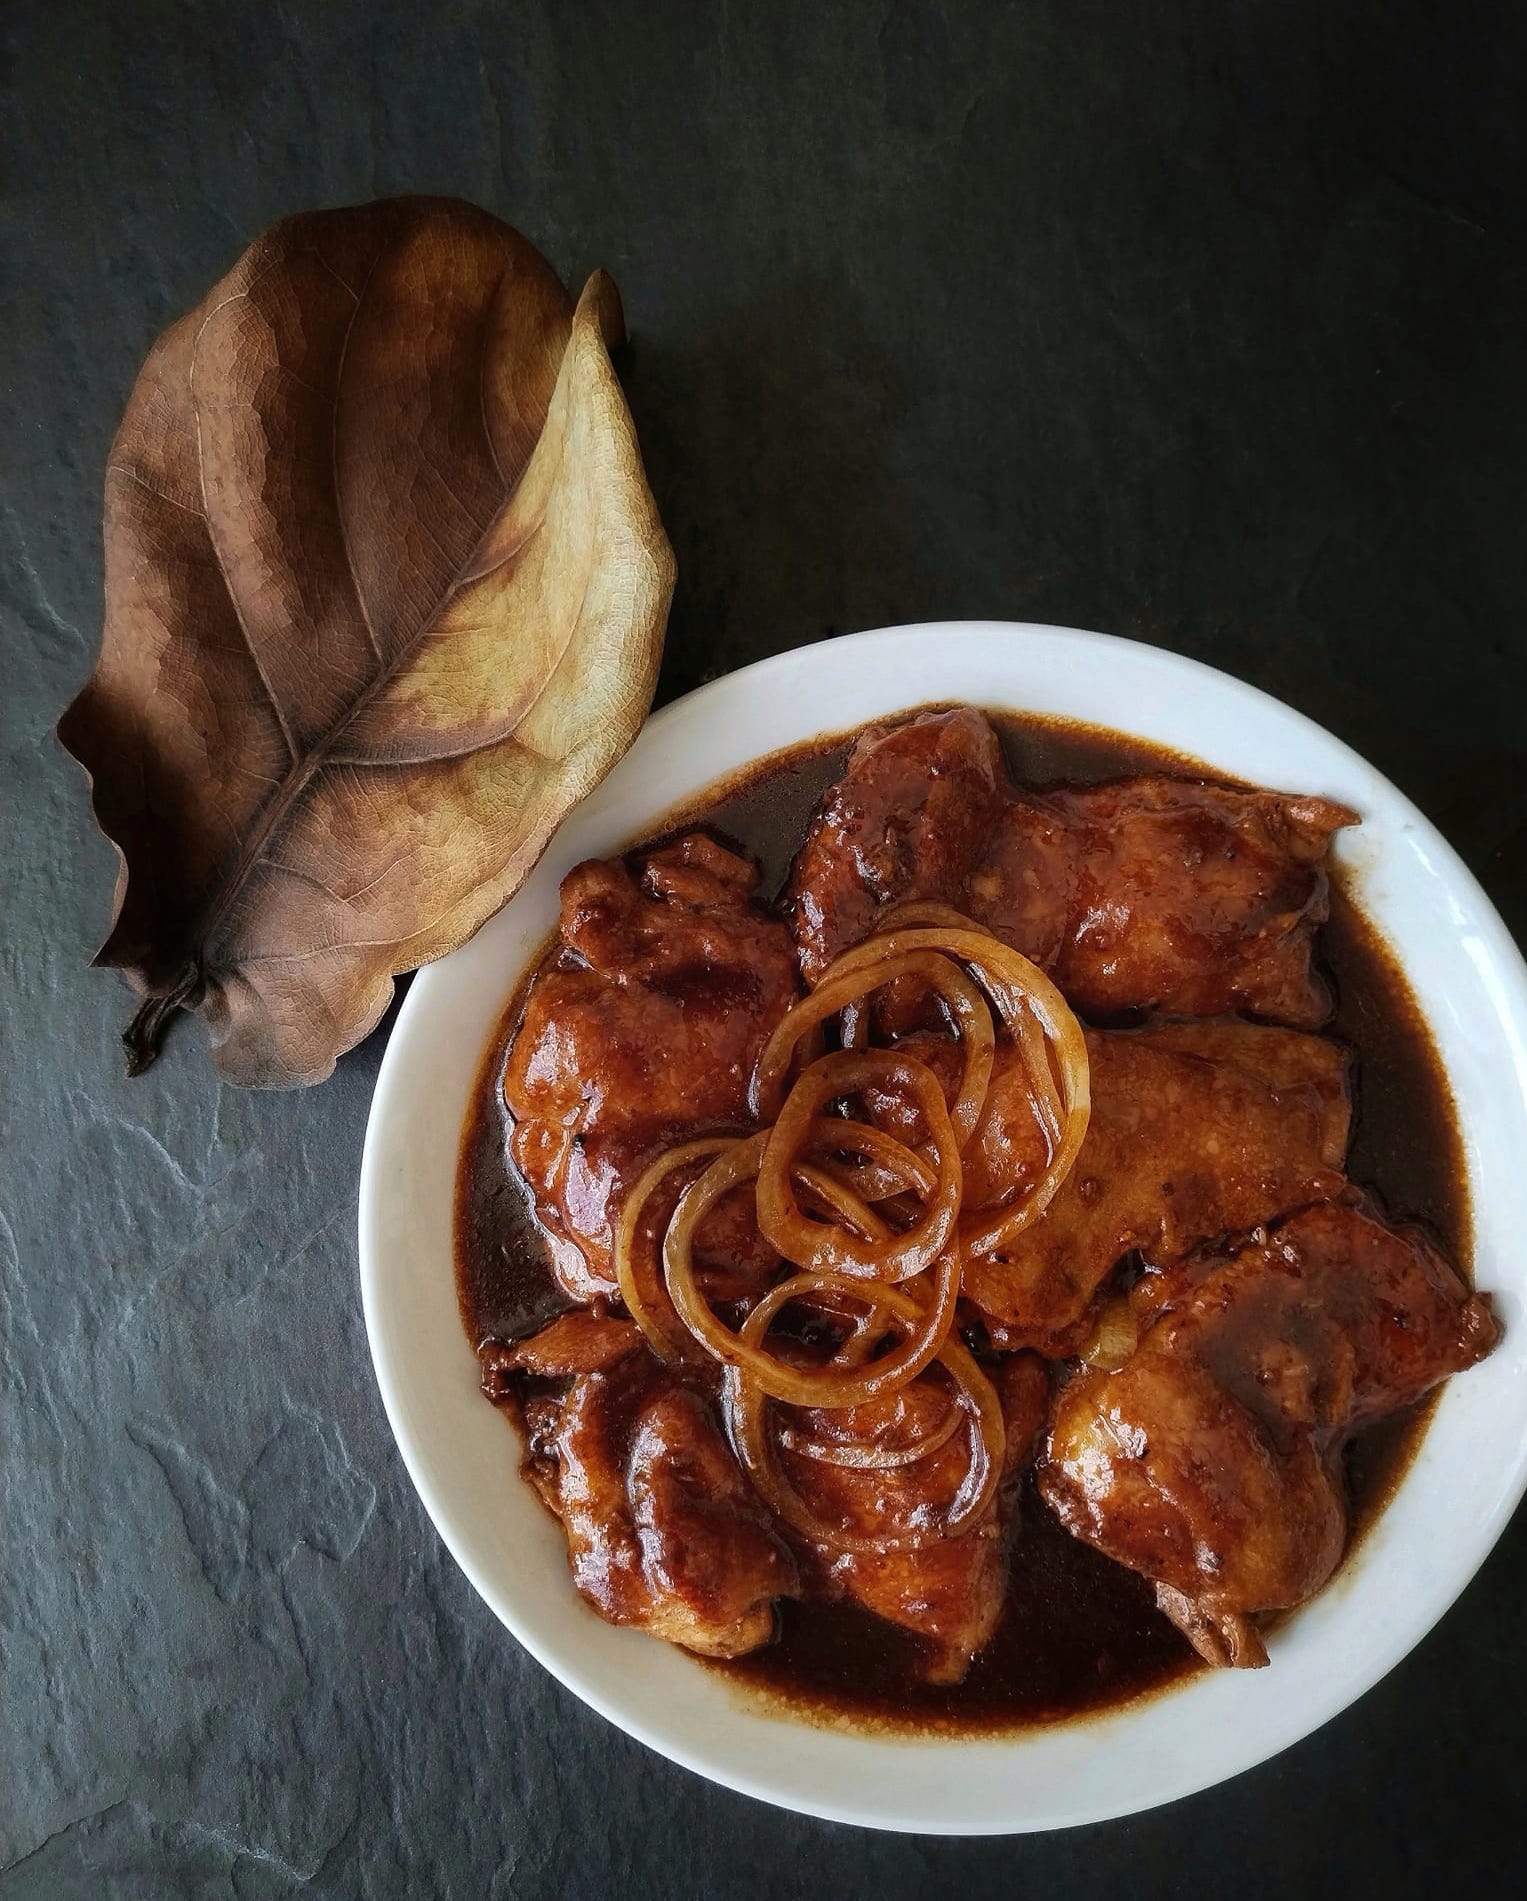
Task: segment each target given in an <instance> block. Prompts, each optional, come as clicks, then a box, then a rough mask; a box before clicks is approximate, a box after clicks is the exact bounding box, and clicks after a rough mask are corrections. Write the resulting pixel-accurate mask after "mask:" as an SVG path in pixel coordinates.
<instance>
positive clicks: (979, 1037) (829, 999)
mask: <svg viewBox="0 0 1527 1901" xmlns="http://www.w3.org/2000/svg"><path fill="white" fill-rule="evenodd" d="M879 943H880V940H879V939H878V938H871V939H870V941H869V944H868V945H867V946H861V948H862V949H871V950H873V949H874V947H876V946H877V945H878V944H879ZM850 955H852V953H850ZM899 977H916V978H918V979H919V980H920V981H921V982H923V983H926V984H927V985H928V987H929V988H930V989H931V990H934V991H936V992H937V993H938V995H939V996H941V997H942V998H943V999H944V1001H945V1003H946V1004H947V1005H948V1006H949V1010H950V1013H951V1015H952V1016H953V1017H954V1020H955V1023H956V1025H957V1026H958V1028H959V1032H960V1046H961V1049H962V1051H963V1053H964V1059H965V1067H964V1072H963V1074H962V1075H961V1077H960V1087H959V1092H958V1094H957V1095H956V1097H955V1100H954V1104H953V1106H952V1107H951V1108H950V1109H949V1116H950V1119H951V1121H952V1122H953V1123H954V1126H955V1128H956V1129H957V1130H958V1131H959V1142H960V1147H961V1148H963V1147H964V1146H965V1144H966V1143H967V1142H968V1141H969V1140H970V1137H971V1135H972V1134H973V1132H974V1130H975V1126H976V1124H977V1122H979V1121H980V1119H981V1110H982V1108H983V1107H984V1106H985V1102H986V1088H987V1084H988V1083H989V1082H990V1080H991V1069H992V1060H993V1055H994V1047H995V1036H994V1033H993V1029H992V1020H991V1011H990V1009H989V1008H988V1007H987V1003H986V999H985V998H984V997H983V996H982V995H981V991H980V989H979V987H978V986H977V985H976V984H974V983H972V982H971V980H970V978H969V977H967V976H966V974H965V972H964V971H963V970H961V968H960V966H959V965H958V964H957V963H955V962H954V961H953V959H952V958H949V957H944V956H937V955H930V954H928V953H927V952H926V951H924V950H922V949H917V948H914V949H913V950H912V951H910V952H908V953H907V954H905V955H902V954H899V953H898V954H892V953H891V952H890V951H889V950H887V952H886V954H885V955H884V956H872V957H870V958H862V959H860V961H859V962H858V963H855V964H853V965H852V966H849V965H848V963H847V959H845V958H842V957H840V958H839V959H838V961H837V963H835V964H834V965H833V966H832V968H831V969H830V970H828V971H827V972H826V974H825V975H824V976H823V978H822V981H821V982H820V983H819V984H818V985H817V986H816V988H815V989H814V990H813V991H812V992H811V995H810V996H809V997H803V998H802V999H801V1000H800V1002H799V1003H796V1004H792V1005H791V1007H790V1009H789V1010H788V1011H787V1012H786V1013H785V1015H784V1016H783V1017H782V1018H781V1019H780V1021H779V1022H778V1023H777V1024H776V1025H775V1027H774V1032H773V1034H772V1035H771V1036H770V1038H769V1040H768V1042H767V1043H765V1044H764V1046H763V1049H762V1051H761V1052H760V1053H759V1057H758V1061H757V1063H756V1064H755V1065H754V1067H753V1082H752V1092H751V1093H752V1105H753V1113H754V1114H755V1115H756V1116H757V1118H758V1120H759V1121H760V1122H771V1121H773V1120H774V1118H775V1117H776V1116H777V1115H778V1114H779V1113H780V1108H781V1105H782V1103H783V1101H784V1098H785V1090H786V1084H787V1082H788V1079H789V1075H790V1066H791V1061H792V1058H793V1057H794V1055H795V1052H796V1049H797V1046H798V1045H799V1044H800V1043H801V1041H802V1039H803V1038H805V1037H806V1036H808V1035H810V1034H811V1033H812V1032H814V1031H818V1030H820V1028H821V1026H822V1024H823V1023H825V1022H826V1020H827V1019H828V1018H829V1017H833V1016H837V1015H838V1014H839V1013H840V1012H841V1011H843V1010H846V1009H848V1008H849V1007H850V1006H851V1005H853V1004H855V1003H857V1002H859V1001H861V1000H862V999H863V998H865V997H867V996H869V995H871V994H872V993H873V992H874V991H876V990H880V989H882V988H883V987H884V986H885V985H886V984H889V983H894V982H895V981H896V980H897V979H898V978H899ZM845 1040H847V1039H845ZM810 1067H811V1068H815V1064H812V1065H811V1066H810ZM802 1073H803V1074H805V1073H807V1072H805V1071H803V1072H802Z"/></svg>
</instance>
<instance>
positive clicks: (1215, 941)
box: [791, 707, 1356, 1029]
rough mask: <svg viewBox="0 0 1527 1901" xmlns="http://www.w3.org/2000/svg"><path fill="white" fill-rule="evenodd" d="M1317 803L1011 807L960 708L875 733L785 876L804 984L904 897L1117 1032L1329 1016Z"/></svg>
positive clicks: (1105, 792) (999, 770)
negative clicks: (1131, 1017) (1321, 940)
mask: <svg viewBox="0 0 1527 1901" xmlns="http://www.w3.org/2000/svg"><path fill="white" fill-rule="evenodd" d="M1355 822H1356V818H1355V815H1354V814H1353V813H1351V812H1349V811H1347V810H1346V809H1345V808H1344V807H1342V806H1338V805H1333V804H1331V803H1330V802H1329V801H1327V800H1324V799H1314V798H1290V797H1285V796H1283V795H1281V794H1278V793H1273V792H1252V791H1238V790H1234V789H1232V788H1229V787H1225V786H1215V785H1201V784H1195V783H1193V782H1191V781H1186V780H1178V779H1162V778H1133V779H1120V780H1115V781H1113V782H1111V783H1108V784H1103V785H1083V786H1067V787H1061V788H1058V789H1055V790H1053V791H1049V792H1033V793H1028V792H1026V793H1021V794H1020V793H1018V792H1016V791H1015V790H1014V789H1013V786H1012V784H1011V782H1010V781H1009V779H1008V776H1007V771H1006V767H1005V765H1004V763H1003V759H1002V752H1001V747H1000V745H999V743H998V740H997V735H996V733H995V732H994V731H993V729H992V726H991V723H990V721H988V720H987V719H986V718H985V716H984V715H983V714H981V713H978V712H976V711H975V710H974V709H973V708H971V707H962V708H960V709H959V710H957V711H955V712H952V713H932V714H925V715H923V716H922V717H921V718H918V719H915V720H912V721H911V722H910V723H909V724H907V725H905V726H901V727H897V728H895V729H894V730H892V731H891V732H889V733H887V732H884V731H877V730H874V729H872V730H871V731H870V732H868V733H866V734H865V736H864V737H863V738H862V739H861V740H860V741H859V743H858V744H857V745H856V746H855V747H854V750H853V752H852V753H851V754H850V756H849V761H848V766H847V769H846V771H845V773H844V776H843V777H842V779H840V780H839V781H838V783H837V784H836V785H835V786H833V787H831V788H829V790H828V791H827V793H826V794H825V795H824V797H823V800H822V803H821V805H820V806H819V807H818V810H817V814H816V816H815V818H814V819H813V821H812V825H811V829H810V831H809V832H808V834H807V838H806V843H805V845H804V847H803V848H802V851H801V854H800V856H799V858H798V859H797V860H796V864H795V867H794V871H793V873H792V879H791V892H792V897H793V902H794V912H795V927H796V935H797V938H798V940H799V942H800V946H801V959H802V965H803V968H804V969H805V972H806V976H807V978H808V980H810V981H812V982H815V980H816V979H817V978H818V977H819V976H820V975H821V972H822V971H823V969H824V968H825V967H826V965H827V964H828V963H830V962H831V960H832V959H833V958H834V957H835V956H837V954H838V953H839V952H840V951H843V950H846V949H848V948H849V947H850V946H851V945H853V944H855V943H857V942H859V941H860V939H862V938H864V937H867V936H868V935H869V934H870V933H871V932H872V931H873V930H874V929H875V928H876V925H877V920H878V918H879V916H880V914H881V913H882V912H883V911H884V909H885V908H886V907H887V906H888V905H891V904H893V903H897V902H901V901H904V900H908V899H914V898H915V899H929V900H934V901H937V902H939V903H943V904H948V905H952V906H954V907H955V908H956V909H958V910H961V911H963V912H965V913H967V914H968V915H969V916H971V917H973V918H975V919H976V920H977V921H978V922H980V923H983V924H985V925H987V926H988V928H989V929H991V930H992V931H993V932H995V933H996V935H997V936H998V937H1000V938H1001V939H1002V940H1003V941H1004V942H1005V943H1008V944H1010V945H1012V946H1013V948H1014V949H1015V950H1019V951H1021V952H1023V954H1024V955H1025V956H1026V957H1030V958H1032V959H1033V960H1034V961H1035V962H1036V963H1038V964H1040V965H1041V966H1042V967H1043V968H1044V969H1045V970H1046V971H1048V972H1049V974H1050V975H1051V976H1052V977H1053V978H1054V979H1055V981H1056V983H1057V984H1058V985H1059V986H1060V988H1061V990H1062V991H1063V992H1064V993H1065V996H1066V1000H1067V1001H1068V1002H1069V1003H1070V1004H1071V1006H1072V1008H1073V1009H1075V1010H1078V1011H1080V1012H1081V1013H1082V1014H1083V1015H1084V1016H1092V1017H1103V1018H1107V1017H1113V1016H1118V1015H1120V1014H1122V1013H1124V1012H1126V1011H1131V1010H1140V1009H1156V1010H1162V1011H1166V1012H1171V1013H1175V1014H1178V1015H1183V1016H1215V1015H1220V1014H1223V1013H1225V1012H1229V1011H1234V1010H1244V1011H1248V1012H1250V1013H1252V1014H1254V1015H1256V1016H1260V1017H1265V1018H1267V1019H1269V1020H1270V1021H1273V1022H1278V1023H1285V1024H1290V1025H1292V1026H1294V1027H1296V1028H1306V1029H1307V1028H1314V1027H1315V1026H1317V1025H1318V1024H1319V1023H1321V1022H1322V1021H1323V1020H1324V1018H1325V1017H1326V1015H1327V1014H1328V1012H1329V1007H1330V999H1329V996H1328V994H1327V992H1326V989H1325V986H1324V984H1323V983H1322V982H1321V980H1320V979H1319V977H1318V976H1317V975H1316V974H1315V972H1314V971H1313V969H1312V967H1311V950H1312V946H1313V940H1314V931H1315V927H1316V925H1317V924H1319V923H1320V922H1321V921H1322V920H1323V919H1324V918H1325V916H1326V912H1327V901H1328V891H1327V880H1326V872H1325V859H1326V855H1327V851H1328V849H1329V846H1330V841H1331V836H1332V834H1333V833H1334V832H1336V831H1337V830H1339V829H1340V828H1341V827H1342V826H1344V825H1351V824H1354V823H1355Z"/></svg>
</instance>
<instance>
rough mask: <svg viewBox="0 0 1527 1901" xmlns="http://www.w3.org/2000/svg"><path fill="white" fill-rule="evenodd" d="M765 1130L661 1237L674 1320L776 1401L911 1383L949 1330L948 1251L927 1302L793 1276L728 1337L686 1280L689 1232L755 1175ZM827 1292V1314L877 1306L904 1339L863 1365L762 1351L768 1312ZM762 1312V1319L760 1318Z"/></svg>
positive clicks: (726, 1162)
mask: <svg viewBox="0 0 1527 1901" xmlns="http://www.w3.org/2000/svg"><path fill="white" fill-rule="evenodd" d="M767 1140H768V1131H765V1132H764V1133H763V1134H760V1135H754V1136H749V1137H748V1139H747V1140H746V1141H744V1142H739V1143H738V1144H737V1145H736V1146H735V1147H734V1148H731V1149H729V1150H727V1152H726V1153H725V1154H723V1155H719V1156H718V1157H717V1158H716V1160H715V1161H713V1162H712V1163H711V1165H710V1167H709V1168H708V1169H706V1171H705V1173H704V1174H703V1175H701V1176H700V1178H699V1179H698V1180H697V1181H694V1182H691V1183H690V1185H689V1187H688V1188H686V1189H685V1191H684V1193H683V1194H682V1195H681V1196H680V1198H679V1205H678V1207H677V1208H676V1209H675V1210H674V1214H673V1220H672V1221H671V1222H670V1223H669V1224H668V1233H667V1235H666V1236H665V1237H664V1241H663V1267H664V1271H665V1275H666V1280H667V1288H668V1294H669V1298H670V1299H671V1300H672V1301H673V1304H674V1307H675V1308H676V1309H677V1311H678V1315H679V1318H680V1319H681V1320H682V1321H683V1323H684V1325H685V1326H686V1327H688V1329H689V1331H690V1332H691V1333H692V1334H693V1335H694V1337H695V1339H696V1340H698V1341H699V1343H700V1344H701V1346H703V1347H704V1348H705V1350H706V1351H707V1352H708V1353H709V1354H711V1355H712V1357H713V1358H715V1359H717V1360H720V1361H721V1362H722V1363H723V1365H726V1366H737V1367H741V1368H742V1369H743V1370H744V1371H745V1372H747V1373H748V1374H749V1375H750V1376H751V1377H752V1379H753V1380H754V1381H755V1382H756V1383H757V1385H758V1386H759V1387H760V1388H761V1389H762V1390H763V1391H764V1392H766V1393H768V1394H770V1395H771V1396H772V1397H773V1398H775V1399H783V1400H788V1401H789V1402H790V1403H791V1404H792V1405H795V1406H853V1405H857V1404H858V1403H859V1402H860V1401H861V1400H866V1399H877V1398H879V1397H881V1396H882V1395H883V1394H886V1393H891V1392H894V1391H895V1390H896V1388H897V1387H898V1386H904V1385H905V1384H906V1383H907V1381H908V1380H911V1379H915V1378H916V1377H917V1375H918V1374H919V1373H920V1372H921V1371H922V1370H923V1368H924V1367H925V1366H926V1365H927V1364H928V1363H929V1361H930V1360H932V1359H933V1358H934V1357H935V1356H936V1355H937V1353H938V1352H939V1349H940V1348H941V1347H942V1346H943V1344H944V1341H945V1340H946V1338H947V1337H948V1334H949V1330H950V1328H951V1327H952V1326H953V1324H954V1309H955V1303H956V1301H957V1300H958V1299H959V1292H960V1254H959V1250H958V1248H950V1249H949V1250H948V1251H947V1252H946V1253H945V1254H944V1255H943V1256H942V1257H941V1258H940V1260H939V1261H938V1263H937V1266H936V1268H935V1270H934V1275H933V1281H934V1294H933V1298H932V1299H931V1301H929V1302H928V1303H927V1304H926V1305H919V1304H918V1303H917V1302H916V1301H912V1302H911V1303H910V1306H908V1305H904V1304H898V1303H897V1302H894V1301H893V1300H892V1298H891V1296H892V1295H893V1294H895V1293H896V1291H897V1290H896V1289H894V1288H891V1287H886V1286H883V1285H881V1284H880V1283H879V1282H870V1281H863V1280H855V1279H854V1278H852V1277H851V1276H849V1275H847V1274H839V1273H834V1272H831V1271H827V1270H819V1271H816V1272H812V1273H801V1274H792V1275H791V1276H790V1277H789V1278H788V1279H787V1280H784V1281H781V1282H780V1283H779V1284H778V1286H776V1287H772V1288H771V1289H770V1290H769V1292H768V1293H767V1294H765V1295H764V1297H763V1299H762V1300H761V1301H759V1303H758V1305H757V1306H756V1307H754V1309H753V1311H752V1312H751V1313H750V1314H749V1315H748V1318H747V1321H746V1322H745V1324H744V1327H743V1329H742V1331H741V1332H735V1333H734V1332H733V1330H732V1329H731V1328H730V1327H728V1326H727V1325H726V1324H725V1322H724V1321H722V1320H720V1319H719V1318H718V1317H717V1315H716V1314H715V1313H714V1312H713V1311H712V1310H711V1307H710V1305H709V1303H708V1302H707V1301H706V1299H705V1297H704V1295H703V1294H702V1293H701V1292H700V1288H699V1285H698V1283H697V1281H696V1279H695V1268H694V1235H695V1230H696V1228H697V1227H698V1226H699V1224H700V1223H701V1222H702V1221H703V1220H704V1219H705V1216H706V1215H707V1214H708V1213H709V1212H710V1210H711V1209H712V1208H713V1207H714V1206H715V1205H716V1203H717V1202H718V1201H719V1200H720V1199H721V1197H722V1196H723V1195H725V1194H728V1193H730V1191H731V1190H732V1189H733V1188H735V1187H737V1186H738V1184H739V1183H740V1182H745V1181H748V1180H750V1179H751V1178H752V1177H754V1176H755V1175H756V1174H757V1172H758V1165H759V1162H760V1161H761V1160H762V1157H763V1151H764V1144H765V1143H766V1141H767ZM824 1295H826V1296H832V1297H833V1299H834V1308H833V1310H834V1311H836V1310H837V1303H838V1302H841V1301H844V1300H847V1301H850V1302H857V1303H858V1304H860V1305H861V1306H872V1305H875V1304H877V1303H878V1304H880V1305H882V1306H883V1307H884V1308H885V1309H886V1311H887V1313H888V1314H890V1315H891V1316H893V1317H894V1318H896V1319H899V1320H900V1321H902V1322H903V1323H904V1324H906V1323H911V1324H910V1331H909V1332H908V1334H907V1337H906V1338H905V1339H903V1340H902V1341H901V1342H900V1344H899V1345H897V1346H896V1347H895V1348H893V1349H892V1351H891V1352H889V1353H886V1354H882V1355H881V1356H880V1358H879V1359H877V1360H872V1361H870V1362H869V1364H868V1365H866V1366H864V1367H862V1368H853V1367H845V1366H833V1365H832V1364H831V1363H829V1364H827V1365H825V1366H820V1367H808V1366H795V1365H792V1364H790V1362H788V1361H786V1360H782V1359H779V1358H778V1357H777V1356H776V1355H774V1354H772V1353H770V1352H768V1351H767V1350H766V1349H765V1348H764V1346H763V1345H762V1344H761V1343H762V1339H763V1336H764V1334H766V1333H767V1332H768V1330H769V1328H770V1326H772V1324H773V1322H774V1319H775V1316H776V1315H777V1314H778V1313H779V1311H780V1309H781V1308H782V1307H785V1306H788V1305H789V1303H790V1302H791V1301H794V1300H803V1299H806V1298H808V1297H810V1298H812V1299H814V1300H815V1301H816V1304H818V1305H820V1304H822V1302H821V1299H820V1297H821V1296H824ZM760 1316H762V1318H760Z"/></svg>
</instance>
